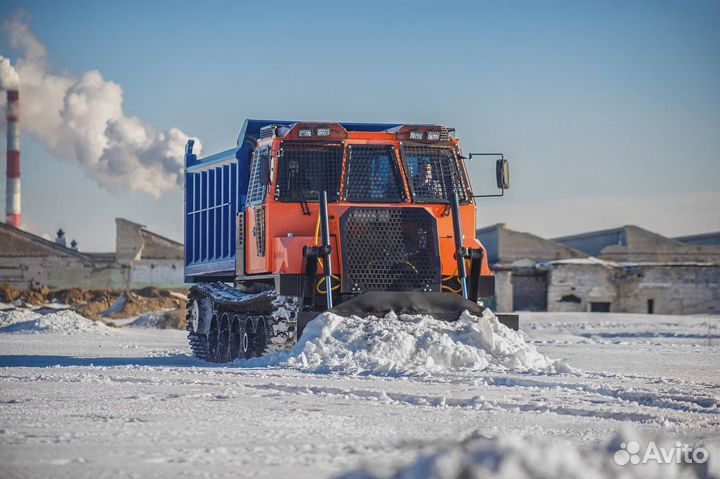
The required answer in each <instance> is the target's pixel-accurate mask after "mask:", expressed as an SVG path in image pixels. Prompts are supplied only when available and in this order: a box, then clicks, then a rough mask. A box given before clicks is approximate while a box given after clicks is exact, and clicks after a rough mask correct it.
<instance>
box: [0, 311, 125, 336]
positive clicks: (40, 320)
mask: <svg viewBox="0 0 720 479" xmlns="http://www.w3.org/2000/svg"><path fill="white" fill-rule="evenodd" d="M111 331H112V329H111V328H109V327H107V326H105V325H104V324H102V323H99V322H97V321H92V320H90V319H87V318H85V317H83V316H80V315H79V314H77V313H76V312H75V311H70V310H61V311H47V312H45V313H44V314H43V313H38V312H36V311H30V310H27V309H16V310H12V311H0V333H56V334H65V335H71V334H81V333H84V334H87V333H91V334H109V333H110V332H111Z"/></svg>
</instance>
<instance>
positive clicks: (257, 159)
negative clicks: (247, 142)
mask: <svg viewBox="0 0 720 479" xmlns="http://www.w3.org/2000/svg"><path fill="white" fill-rule="evenodd" d="M268 153H269V150H268V149H267V148H259V149H256V150H255V152H254V153H253V157H252V163H251V164H250V184H249V185H248V193H247V200H246V201H245V203H246V204H248V205H256V204H260V203H262V202H263V201H265V193H266V192H267V185H262V184H260V163H261V162H263V161H268Z"/></svg>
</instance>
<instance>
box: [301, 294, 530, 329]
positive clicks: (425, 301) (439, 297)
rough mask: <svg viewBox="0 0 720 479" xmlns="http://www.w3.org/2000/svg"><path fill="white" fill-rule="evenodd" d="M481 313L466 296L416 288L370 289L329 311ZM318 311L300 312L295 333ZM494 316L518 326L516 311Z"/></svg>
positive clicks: (448, 317) (445, 317)
mask: <svg viewBox="0 0 720 479" xmlns="http://www.w3.org/2000/svg"><path fill="white" fill-rule="evenodd" d="M465 310H467V311H468V312H470V314H473V315H475V316H482V313H483V311H484V310H485V307H484V306H480V305H479V304H477V303H475V302H473V301H470V300H467V299H465V298H463V297H462V296H460V295H458V294H454V293H437V292H434V293H429V292H419V291H418V292H416V291H403V292H397V291H392V292H390V291H372V292H368V293H363V294H360V295H358V296H356V297H354V298H352V299H349V300H347V301H345V302H343V303H340V304H339V305H337V306H335V307H334V308H332V309H330V310H329V312H331V313H335V314H337V315H340V316H353V315H354V316H360V317H365V316H371V315H372V316H378V317H382V316H385V315H386V314H387V313H389V312H390V311H393V312H395V314H397V315H400V314H427V315H430V316H432V317H433V318H435V319H437V320H440V321H457V320H458V318H459V317H460V314H462V312H463V311H465ZM318 314H319V313H317V312H302V313H300V314H299V317H298V337H299V336H300V334H302V333H301V331H302V329H303V328H304V327H305V325H306V324H307V323H308V322H310V321H312V320H313V319H314V318H315V317H316V316H317V315H318ZM496 316H497V318H498V320H499V321H500V322H501V323H502V324H504V325H505V326H507V327H508V328H510V329H514V330H516V331H517V330H518V329H519V326H520V325H519V318H518V315H516V314H497V315H496Z"/></svg>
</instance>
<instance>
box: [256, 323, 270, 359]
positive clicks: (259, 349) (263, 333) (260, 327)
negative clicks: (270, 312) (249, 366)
mask: <svg viewBox="0 0 720 479" xmlns="http://www.w3.org/2000/svg"><path fill="white" fill-rule="evenodd" d="M269 340H270V338H269V337H268V331H267V326H266V324H265V317H264V316H258V317H257V326H256V327H255V344H254V348H253V349H254V354H255V356H262V355H263V354H265V352H266V351H267V345H268V341H269Z"/></svg>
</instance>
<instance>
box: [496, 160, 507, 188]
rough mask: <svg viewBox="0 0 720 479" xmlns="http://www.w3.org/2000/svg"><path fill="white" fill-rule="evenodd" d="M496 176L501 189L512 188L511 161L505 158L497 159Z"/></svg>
mask: <svg viewBox="0 0 720 479" xmlns="http://www.w3.org/2000/svg"><path fill="white" fill-rule="evenodd" d="M495 178H496V179H497V187H498V188H499V189H501V190H508V189H510V163H509V162H508V160H506V159H504V158H501V159H499V160H497V162H496V163H495Z"/></svg>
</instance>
